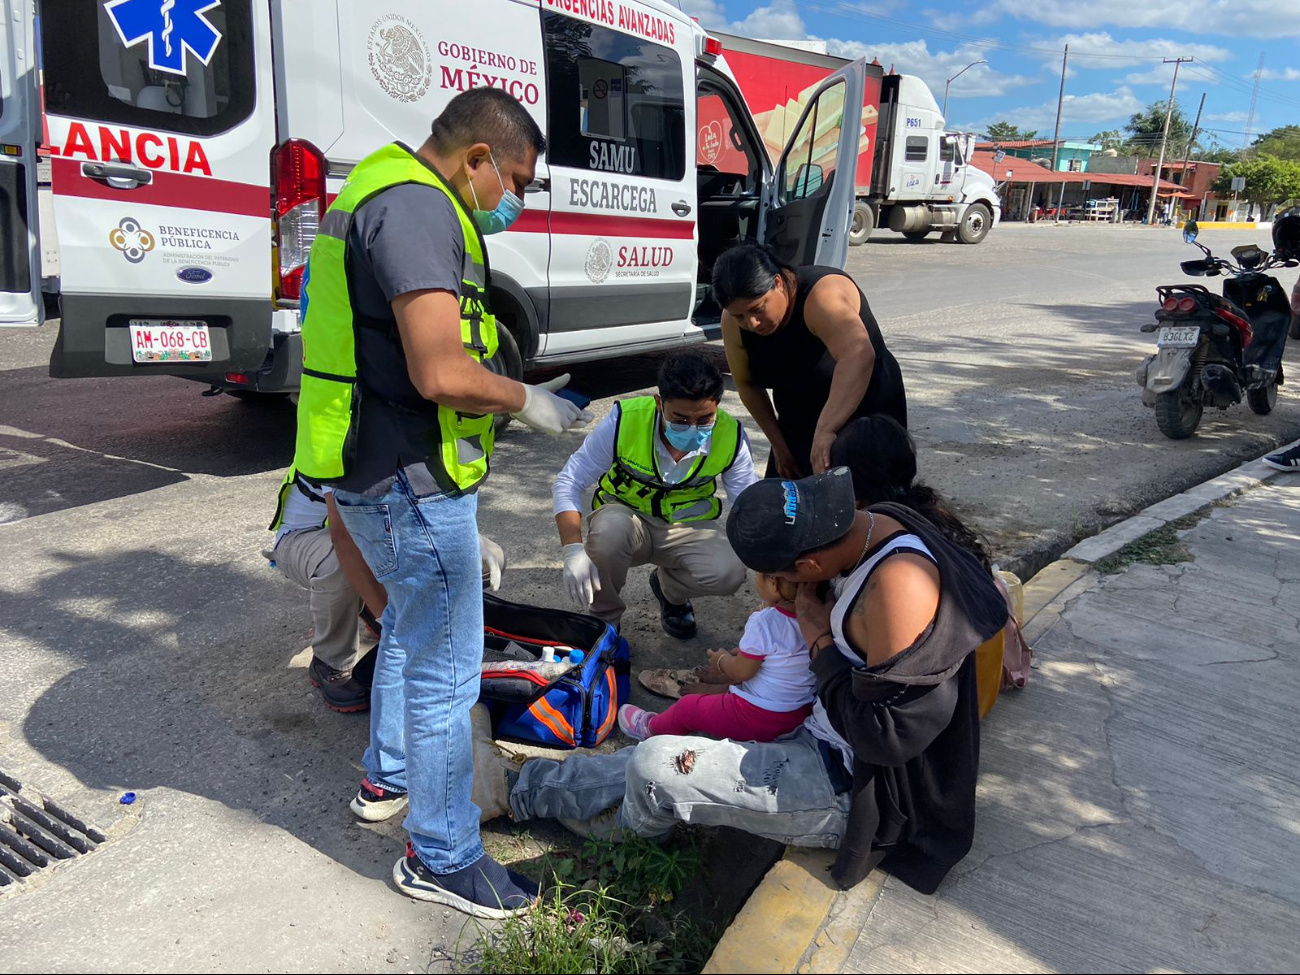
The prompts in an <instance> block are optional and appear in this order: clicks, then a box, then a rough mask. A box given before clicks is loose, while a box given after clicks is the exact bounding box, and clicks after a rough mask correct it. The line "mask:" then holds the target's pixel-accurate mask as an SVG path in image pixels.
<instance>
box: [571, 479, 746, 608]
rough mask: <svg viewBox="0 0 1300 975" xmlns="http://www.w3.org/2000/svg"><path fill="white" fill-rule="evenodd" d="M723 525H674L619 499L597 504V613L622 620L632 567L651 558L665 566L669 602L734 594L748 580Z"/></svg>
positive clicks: (591, 528)
mask: <svg viewBox="0 0 1300 975" xmlns="http://www.w3.org/2000/svg"><path fill="white" fill-rule="evenodd" d="M717 525H718V522H716V521H705V522H693V523H688V524H679V525H674V524H670V523H668V522H666V521H664V520H663V519H662V518H655V517H652V516H650V515H643V514H641V513H640V512H637V511H633V510H632V509H631V508H629V507H627V506H626V505H622V504H618V503H611V504H607V505H605V506H604V507H602V508H599V509H597V510H596V511H595V512H593V513H592V515H591V516H590V518H588V520H587V541H586V547H587V554H588V555H589V556H590V557H591V561H592V562H594V563H596V568H597V569H599V570H600V591H599V592H597V593H596V598H595V600H594V601H593V602H592V604H591V615H592V616H595V617H598V618H599V619H602V620H604V621H605V622H607V623H612V624H614V625H617V624H618V621H619V620H620V619H622V617H623V612H624V610H626V609H627V604H626V603H625V602H623V598H622V596H621V595H620V593H621V592H622V591H623V585H624V583H626V582H627V570H628V569H630V568H631V567H632V566H634V565H646V564H647V563H649V564H651V565H657V566H659V584H660V587H661V588H662V589H663V594H664V598H665V599H667V600H668V601H669V602H672V603H684V602H686V601H687V600H688V599H690V598H692V597H693V596H730V595H731V594H732V593H734V592H735V591H736V590H737V589H739V588H740V587H741V586H742V585H743V584H744V582H745V567H744V565H742V564H741V561H740V559H738V558H737V557H736V553H735V552H733V551H732V549H731V543H730V542H728V541H727V534H726V532H724V531H723V530H722V529H721V528H719V527H716V526H717Z"/></svg>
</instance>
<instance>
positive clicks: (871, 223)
mask: <svg viewBox="0 0 1300 975" xmlns="http://www.w3.org/2000/svg"><path fill="white" fill-rule="evenodd" d="M875 225H876V214H875V212H874V211H873V210H872V209H871V205H870V204H869V203H867V201H866V200H858V201H857V202H856V203H854V204H853V220H852V222H851V223H850V224H849V246H851V247H857V246H858V245H859V244H865V243H866V242H867V240H868V239H870V237H871V231H872V230H873V229H874V227H875Z"/></svg>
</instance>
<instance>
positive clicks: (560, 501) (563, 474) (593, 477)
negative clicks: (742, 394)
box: [551, 403, 758, 515]
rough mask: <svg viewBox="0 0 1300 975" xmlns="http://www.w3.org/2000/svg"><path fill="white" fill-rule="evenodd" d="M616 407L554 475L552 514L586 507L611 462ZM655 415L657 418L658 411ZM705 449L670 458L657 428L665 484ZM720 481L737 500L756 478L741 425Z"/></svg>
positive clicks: (688, 467) (677, 478)
mask: <svg viewBox="0 0 1300 975" xmlns="http://www.w3.org/2000/svg"><path fill="white" fill-rule="evenodd" d="M618 409H619V407H618V404H617V403H615V404H614V410H613V411H612V412H611V413H610V414H609V416H607V417H605V419H603V420H601V421H600V422H599V423H598V424H596V426H595V429H593V430H592V431H591V433H589V434H587V439H586V440H584V441H583V442H582V446H581V447H579V448H578V449H577V450H575V451H574V452H573V456H571V457H570V458H569V459H568V461H567V462H566V463H565V465H564V469H563V470H561V471H560V473H559V474H557V475H556V476H555V486H554V488H553V489H552V491H551V493H552V497H553V499H554V501H555V514H557V515H558V514H561V513H562V512H565V511H583V510H585V507H586V506H585V505H584V502H585V501H586V493H587V491H588V490H589V489H590V488H591V487H592V486H593V485H595V484H596V483H597V482H598V481H599V480H600V479H601V478H602V477H604V476H605V475H606V474H607V473H608V472H609V469H610V468H611V467H612V466H613V465H614V460H615V456H614V447H615V445H616V433H617V430H618ZM655 415H656V418H657V417H658V414H657V413H656V414H655ZM708 452H709V444H707V443H706V444H705V445H704V446H703V447H701V448H700V449H699V450H693V451H691V452H690V453H689V454H687V455H686V456H685V457H683V458H682V459H681V460H679V461H678V460H673V457H672V454H670V453H669V452H668V445H667V444H666V443H664V438H663V431H662V430H658V431H656V434H655V455H656V457H657V458H658V461H659V470H661V471H663V476H664V482H665V483H667V484H676V483H678V482H679V481H681V480H684V479H685V478H686V476H687V475H688V474H689V473H690V472H691V467H693V466H694V464H695V461H696V458H698V457H699V456H700V455H702V454H707V453H708ZM720 480H721V481H722V489H723V490H724V491H726V492H727V497H728V498H730V499H731V500H732V501H735V500H736V497H737V495H739V494H740V492H741V491H743V490H745V488H747V487H749V486H750V485H751V484H753V483H754V482H755V481H757V480H758V474H756V473H755V472H754V458H753V455H752V454H750V452H749V437H748V436H746V434H745V428H744V427H741V429H740V443H739V444H738V445H737V446H736V460H735V462H734V463H733V464H732V465H731V468H730V469H729V470H727V471H725V472H724V473H723V474H722V476H721V478H720Z"/></svg>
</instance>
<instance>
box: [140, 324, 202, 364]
mask: <svg viewBox="0 0 1300 975" xmlns="http://www.w3.org/2000/svg"><path fill="white" fill-rule="evenodd" d="M127 325H128V327H129V328H130V330H131V358H132V359H134V360H135V361H136V362H158V363H164V362H211V361H212V346H211V344H210V342H209V336H208V325H207V323H206V322H197V321H189V320H184V321H175V320H155V319H143V318H133V319H131V320H130V321H129V322H128V323H127Z"/></svg>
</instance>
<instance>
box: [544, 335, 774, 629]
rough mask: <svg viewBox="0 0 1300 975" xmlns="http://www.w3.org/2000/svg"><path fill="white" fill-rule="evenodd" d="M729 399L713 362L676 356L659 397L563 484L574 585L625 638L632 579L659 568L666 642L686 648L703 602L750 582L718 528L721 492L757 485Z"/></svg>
mask: <svg viewBox="0 0 1300 975" xmlns="http://www.w3.org/2000/svg"><path fill="white" fill-rule="evenodd" d="M722 389H723V385H722V373H721V372H720V371H719V370H718V367H717V366H715V365H714V364H713V361H712V360H711V359H710V358H709V356H708V354H707V353H705V352H703V351H700V350H698V349H688V350H685V351H682V352H675V353H673V354H671V355H669V356H668V357H667V358H666V359H664V362H663V365H662V366H661V367H660V369H659V392H658V393H656V394H655V395H653V396H637V397H633V398H631V399H625V400H620V401H619V402H618V403H616V404H615V405H614V409H613V411H612V412H611V413H610V415H609V416H607V417H606V418H605V419H604V420H602V421H601V422H600V423H599V424H597V426H596V427H595V429H593V430H592V431H591V433H590V434H589V435H588V436H587V438H586V440H584V441H583V443H582V446H581V447H579V448H578V449H577V450H576V451H575V452H574V453H573V456H571V457H570V458H569V460H568V462H567V463H566V464H565V465H564V468H563V470H561V471H560V473H559V474H558V475H557V476H556V478H555V487H554V500H555V524H556V527H557V528H558V529H559V533H560V544H561V545H562V546H563V553H564V583H565V586H566V588H567V589H568V592H569V595H570V596H571V597H572V598H573V601H574V602H575V603H577V605H578V606H579V607H580V608H581V609H583V610H584V611H585V610H590V612H591V615H593V616H595V617H597V618H599V619H602V620H604V621H605V622H606V623H609V624H610V625H612V626H614V627H618V626H619V624H620V621H621V620H622V618H623V613H624V611H625V610H626V609H627V604H626V603H624V602H623V597H622V591H623V585H624V583H625V582H626V581H627V570H628V569H629V568H631V567H632V566H634V565H645V564H646V563H647V562H648V563H650V564H651V565H653V566H655V569H654V571H653V572H651V573H650V591H651V592H653V593H654V595H655V599H657V600H658V602H659V619H660V622H661V624H662V626H663V629H664V632H665V633H667V634H668V635H669V636H674V637H677V638H678V639H680V640H685V639H688V638H690V637H692V636H694V635H695V608H694V606H693V605H692V604H691V598H692V597H693V596H730V595H731V594H732V593H734V592H735V591H736V590H737V589H739V588H740V587H741V585H742V584H743V583H744V581H745V567H744V566H743V565H741V564H740V561H739V560H738V559H737V558H736V556H735V553H734V552H732V551H731V546H730V545H728V544H727V538H726V536H725V535H724V534H723V533H722V531H721V530H720V529H718V528H716V527H714V522H716V520H717V518H718V516H719V514H721V512H722V501H721V499H720V498H719V497H718V482H719V481H721V482H722V487H723V489H724V490H725V491H726V492H727V496H728V497H730V498H732V499H734V498H735V497H736V496H737V495H738V494H740V492H741V491H743V490H744V489H745V488H747V487H749V485H750V484H752V483H753V482H754V481H755V480H757V475H756V474H755V473H754V461H753V458H752V457H751V456H750V452H749V439H748V437H746V436H745V431H744V429H743V428H742V427H741V425H740V423H739V422H738V421H737V420H736V419H735V418H734V417H732V416H731V415H730V414H729V413H727V411H726V410H724V409H722V408H721V407H720V405H719V404H720V402H721V400H722ZM593 485H595V487H596V491H595V495H594V496H593V497H592V501H591V504H592V512H591V514H590V515H589V516H588V517H587V538H586V541H585V542H584V541H583V537H582V520H583V519H582V508H583V500H584V497H585V494H586V492H587V490H588V489H589V488H591V487H592V486H593Z"/></svg>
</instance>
